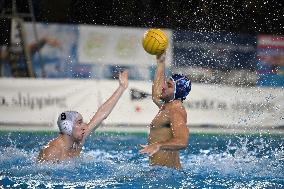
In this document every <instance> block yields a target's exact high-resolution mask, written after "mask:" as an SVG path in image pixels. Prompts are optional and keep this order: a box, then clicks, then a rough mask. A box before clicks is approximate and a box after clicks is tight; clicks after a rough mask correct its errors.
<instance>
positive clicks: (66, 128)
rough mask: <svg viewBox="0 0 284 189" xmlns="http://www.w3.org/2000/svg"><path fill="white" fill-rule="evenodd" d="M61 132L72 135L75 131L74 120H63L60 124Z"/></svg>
mask: <svg viewBox="0 0 284 189" xmlns="http://www.w3.org/2000/svg"><path fill="white" fill-rule="evenodd" d="M58 127H59V130H60V132H62V133H64V134H67V135H69V136H72V131H73V122H72V121H70V120H64V121H61V122H60V123H59V124H58Z"/></svg>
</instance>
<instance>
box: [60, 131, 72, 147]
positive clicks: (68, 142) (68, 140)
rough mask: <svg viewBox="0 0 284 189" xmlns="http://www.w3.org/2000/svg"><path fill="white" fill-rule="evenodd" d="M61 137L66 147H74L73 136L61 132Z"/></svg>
mask: <svg viewBox="0 0 284 189" xmlns="http://www.w3.org/2000/svg"><path fill="white" fill-rule="evenodd" d="M60 138H61V140H62V142H63V144H64V147H65V148H66V149H71V148H72V147H73V144H74V140H73V138H72V137H71V136H69V135H66V134H60Z"/></svg>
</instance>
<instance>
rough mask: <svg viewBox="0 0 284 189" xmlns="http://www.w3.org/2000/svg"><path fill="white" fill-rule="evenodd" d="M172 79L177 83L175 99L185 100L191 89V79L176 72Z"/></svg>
mask: <svg viewBox="0 0 284 189" xmlns="http://www.w3.org/2000/svg"><path fill="white" fill-rule="evenodd" d="M171 80H172V81H173V82H174V84H175V91H174V99H178V100H182V101H183V100H185V99H186V96H187V95H188V94H189V92H190V90H191V81H190V80H189V79H188V78H187V77H186V76H185V75H182V74H174V75H172V77H171Z"/></svg>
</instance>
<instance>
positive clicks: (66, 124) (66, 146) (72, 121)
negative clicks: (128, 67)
mask: <svg viewBox="0 0 284 189" xmlns="http://www.w3.org/2000/svg"><path fill="white" fill-rule="evenodd" d="M127 87H128V72H127V71H124V72H122V73H120V74H119V87H118V88H117V89H116V91H115V92H114V93H113V94H112V96H111V97H110V98H109V99H108V100H107V101H106V102H104V104H102V105H101V106H100V107H99V109H98V110H97V112H96V113H95V115H94V116H93V117H92V119H91V120H90V122H89V123H88V124H87V123H84V122H83V117H82V115H81V114H80V113H78V112H76V111H65V112H62V113H61V114H60V115H59V117H58V120H57V125H58V127H59V131H60V134H59V136H58V137H57V138H55V139H53V140H51V141H50V142H49V143H48V144H47V145H46V146H45V147H44V148H43V149H42V150H41V151H40V154H39V156H38V162H60V161H62V160H66V159H68V158H72V157H77V156H79V155H80V152H81V150H82V146H83V145H84V142H85V139H86V138H87V137H88V136H89V135H90V133H91V132H92V131H93V130H95V129H96V128H98V127H99V125H100V123H101V122H102V121H103V120H104V119H106V118H107V117H108V115H109V114H110V113H111V111H112V110H113V108H114V107H115V105H116V104H117V102H118V100H119V99H120V97H121V96H122V94H123V92H124V91H125V90H126V88H127Z"/></svg>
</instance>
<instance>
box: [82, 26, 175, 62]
mask: <svg viewBox="0 0 284 189" xmlns="http://www.w3.org/2000/svg"><path fill="white" fill-rule="evenodd" d="M146 30H147V29H146V28H140V29H139V28H129V27H111V26H107V27H105V26H86V25H80V27H79V32H80V34H79V47H78V55H79V61H78V62H80V63H83V64H85V63H88V64H97V63H99V64H103V65H105V64H118V65H139V66H149V65H151V64H153V55H150V54H148V53H146V52H145V51H144V49H143V47H142V38H143V35H144V33H145V31H146ZM163 31H165V32H166V34H167V36H168V38H169V47H168V50H167V57H166V58H167V59H166V61H167V63H168V64H169V63H170V62H171V57H172V32H171V30H164V29H163Z"/></svg>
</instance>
